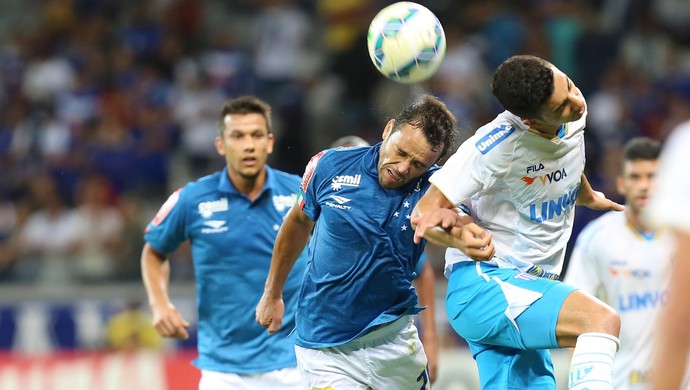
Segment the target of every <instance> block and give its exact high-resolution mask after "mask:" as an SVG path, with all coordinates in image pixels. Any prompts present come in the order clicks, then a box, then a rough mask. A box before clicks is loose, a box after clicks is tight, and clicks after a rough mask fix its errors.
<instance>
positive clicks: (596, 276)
mask: <svg viewBox="0 0 690 390" xmlns="http://www.w3.org/2000/svg"><path fill="white" fill-rule="evenodd" d="M672 250H673V243H672V239H671V235H670V234H668V233H665V232H664V231H660V232H657V233H656V234H654V235H645V234H642V233H640V232H638V231H637V230H635V229H634V228H633V227H632V226H631V225H630V224H629V223H628V222H627V219H626V216H625V213H622V212H616V211H611V212H608V213H606V214H604V215H603V216H601V217H600V218H598V219H596V220H594V221H593V222H591V223H590V224H589V225H587V227H585V229H583V230H582V233H581V234H580V236H579V237H578V239H577V242H576V244H575V249H574V250H573V253H572V256H571V257H570V264H569V266H568V272H567V273H566V276H565V282H566V283H569V284H572V285H573V286H576V287H579V288H580V289H582V290H584V291H587V292H589V293H591V294H593V295H596V296H598V297H599V298H601V299H602V300H604V301H605V302H607V303H608V304H609V305H611V307H613V308H614V309H616V310H617V311H618V314H619V315H620V317H621V331H620V335H619V336H618V338H619V339H620V342H621V349H620V350H619V351H618V353H617V354H616V360H615V361H614V371H613V372H614V388H615V389H643V388H647V387H646V385H645V383H646V382H647V381H646V377H647V374H648V370H649V365H650V362H651V352H652V347H653V343H652V336H653V335H654V329H655V326H654V322H655V321H656V317H657V314H658V313H659V311H660V310H659V309H660V307H661V305H662V304H663V303H664V302H665V301H666V299H667V285H668V275H669V274H668V270H669V267H670V265H671V253H672Z"/></svg>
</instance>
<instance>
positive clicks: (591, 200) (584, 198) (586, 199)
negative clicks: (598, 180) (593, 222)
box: [575, 173, 625, 211]
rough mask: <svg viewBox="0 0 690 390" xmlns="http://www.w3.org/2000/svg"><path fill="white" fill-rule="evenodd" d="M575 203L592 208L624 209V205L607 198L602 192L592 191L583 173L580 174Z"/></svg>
mask: <svg viewBox="0 0 690 390" xmlns="http://www.w3.org/2000/svg"><path fill="white" fill-rule="evenodd" d="M575 204H576V205H578V206H585V207H587V208H590V209H592V210H613V211H623V210H625V206H623V205H620V204H618V203H616V202H614V201H612V200H610V199H608V198H607V197H606V195H604V193H603V192H599V191H594V189H593V188H592V186H591V185H590V184H589V180H587V177H586V176H585V174H584V173H583V174H582V181H580V192H579V194H578V196H577V202H576V203H575Z"/></svg>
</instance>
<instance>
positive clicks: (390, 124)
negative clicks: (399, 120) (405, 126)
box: [381, 119, 395, 139]
mask: <svg viewBox="0 0 690 390" xmlns="http://www.w3.org/2000/svg"><path fill="white" fill-rule="evenodd" d="M393 126H395V119H391V120H389V121H388V123H386V127H385V128H384V129H383V136H382V137H381V139H386V138H388V136H390V135H391V133H392V132H393Z"/></svg>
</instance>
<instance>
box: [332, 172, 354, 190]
mask: <svg viewBox="0 0 690 390" xmlns="http://www.w3.org/2000/svg"><path fill="white" fill-rule="evenodd" d="M361 181H362V175H354V176H352V175H340V176H336V177H334V178H333V179H331V188H332V189H333V191H338V190H340V189H342V188H343V186H345V187H359V183H360V182H361Z"/></svg>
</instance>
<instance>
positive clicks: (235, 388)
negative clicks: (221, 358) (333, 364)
mask: <svg viewBox="0 0 690 390" xmlns="http://www.w3.org/2000/svg"><path fill="white" fill-rule="evenodd" d="M254 389H274V390H301V389H302V381H301V377H300V374H299V370H298V369H297V367H290V368H283V369H281V370H274V371H268V372H265V373H260V374H249V375H239V374H234V373H226V372H217V371H209V370H201V380H200V381H199V390H254Z"/></svg>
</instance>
